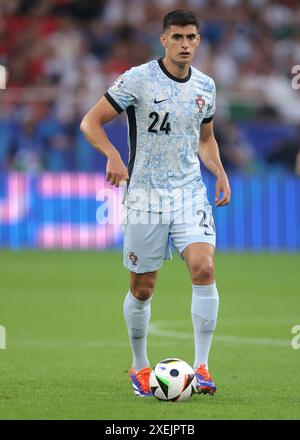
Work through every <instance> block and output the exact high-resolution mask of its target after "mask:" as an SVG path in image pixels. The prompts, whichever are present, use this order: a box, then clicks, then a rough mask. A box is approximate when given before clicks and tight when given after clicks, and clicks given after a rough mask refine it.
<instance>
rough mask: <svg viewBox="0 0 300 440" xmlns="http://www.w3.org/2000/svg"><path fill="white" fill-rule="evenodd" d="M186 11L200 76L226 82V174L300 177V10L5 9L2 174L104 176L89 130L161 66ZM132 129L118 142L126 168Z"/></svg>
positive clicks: (129, 0)
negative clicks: (85, 121)
mask: <svg viewBox="0 0 300 440" xmlns="http://www.w3.org/2000/svg"><path fill="white" fill-rule="evenodd" d="M177 7H186V8H188V9H191V10H193V11H194V12H195V13H196V14H197V15H198V16H199V17H200V34H201V37H202V42H201V45H200V48H199V50H198V53H197V57H196V59H195V60H194V62H193V65H194V66H195V67H197V68H199V69H200V70H202V71H203V72H205V73H207V74H208V75H211V76H212V77H213V78H214V79H215V81H216V85H217V90H218V109H217V114H216V118H215V127H216V135H217V138H218V141H219V145H220V150H221V155H222V158H223V161H224V164H225V166H226V168H227V170H228V171H229V172H230V171H236V170H239V171H242V172H249V173H251V172H261V171H264V170H265V169H267V168H269V167H272V169H273V170H274V169H275V170H279V171H282V170H284V171H288V172H291V173H294V174H298V175H300V90H295V89H293V87H292V75H291V69H292V66H294V65H299V64H300V2H299V0H283V1H277V0H186V1H176V0H153V1H146V0H10V1H6V0H0V64H2V65H4V66H5V67H6V68H7V70H8V81H7V88H6V90H5V91H4V90H2V91H0V96H1V101H0V142H1V148H0V170H2V171H5V170H10V169H17V170H26V171H38V170H50V171H61V170H71V171H76V170H83V171H96V170H98V169H99V167H100V168H101V167H103V166H104V162H103V158H102V159H100V158H99V157H98V156H99V155H96V152H95V151H94V150H93V149H92V148H91V147H89V146H88V145H87V143H86V141H85V140H84V138H83V136H82V134H81V133H80V131H79V122H80V120H81V118H82V116H83V115H84V114H85V112H86V111H87V110H88V109H89V108H90V107H91V106H92V105H93V104H95V103H96V101H97V100H98V99H99V98H100V97H101V96H102V94H103V93H104V92H105V91H106V89H107V87H108V86H109V85H110V84H111V83H112V82H113V81H114V80H115V79H116V77H117V76H118V75H119V74H120V73H122V72H123V71H124V70H126V69H129V68H130V67H132V66H135V65H138V64H141V63H144V62H147V61H148V60H150V59H153V58H154V59H155V58H159V57H161V56H162V54H163V51H162V48H161V45H160V42H159V35H160V33H161V22H162V18H163V16H164V15H165V14H166V13H167V12H168V11H169V10H171V9H175V8H177ZM124 119H125V118H124V116H122V117H121V119H120V120H119V121H117V122H113V129H112V133H113V136H114V141H115V142H116V143H117V145H116V146H117V147H118V148H119V149H120V150H121V152H122V155H123V156H124V157H125V156H126V139H124V133H125V128H124V127H125V120H124Z"/></svg>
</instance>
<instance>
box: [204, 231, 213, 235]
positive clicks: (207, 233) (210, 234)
mask: <svg viewBox="0 0 300 440" xmlns="http://www.w3.org/2000/svg"><path fill="white" fill-rule="evenodd" d="M204 234H205V235H215V234H208V233H207V232H206V231H204Z"/></svg>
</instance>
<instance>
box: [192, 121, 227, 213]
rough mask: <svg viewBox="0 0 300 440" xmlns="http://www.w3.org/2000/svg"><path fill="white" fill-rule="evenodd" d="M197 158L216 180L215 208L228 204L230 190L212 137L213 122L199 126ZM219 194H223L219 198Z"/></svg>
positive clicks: (215, 142) (216, 145) (217, 148)
mask: <svg viewBox="0 0 300 440" xmlns="http://www.w3.org/2000/svg"><path fill="white" fill-rule="evenodd" d="M199 156H200V159H201V160H202V162H203V163H204V165H205V166H206V168H207V169H208V170H209V171H210V172H211V173H212V174H213V175H214V176H216V178H217V181H216V195H215V203H216V206H224V205H227V204H228V203H229V202H230V196H231V190H230V186H229V182H228V178H227V175H226V172H225V170H224V168H223V165H222V162H221V159H220V153H219V147H218V144H217V141H216V139H215V136H214V129H213V121H210V122H208V123H206V124H202V126H201V134H200V146H199ZM221 192H222V193H223V196H222V197H220V195H221Z"/></svg>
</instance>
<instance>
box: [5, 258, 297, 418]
mask: <svg viewBox="0 0 300 440" xmlns="http://www.w3.org/2000/svg"><path fill="white" fill-rule="evenodd" d="M299 272H300V264H299V255H286V254H279V255H271V254H256V255H255V254H222V253H219V254H217V256H216V274H217V283H218V289H219V294H220V300H221V301H220V312H219V321H218V326H217V330H216V332H215V336H214V340H213V346H212V350H211V353H210V371H211V373H212V375H213V378H214V380H215V382H216V384H217V386H218V391H217V393H216V395H215V396H214V397H210V396H207V395H206V396H205V395H194V396H192V398H191V399H190V400H189V401H188V402H182V403H180V402H178V403H171V402H159V401H157V400H156V399H154V398H145V399H140V398H137V397H135V396H134V394H133V391H132V386H131V383H130V382H129V379H128V371H129V368H130V363H131V353H130V348H129V344H128V340H127V331H126V328H125V324H124V322H123V314H122V306H123V298H124V295H125V294H126V293H127V290H128V273H127V271H126V270H125V269H124V268H123V266H122V257H121V254H119V253H117V252H109V253H101V252H40V251H31V252H29V251H28V252H26V251H22V252H10V251H1V252H0V324H1V325H3V326H4V327H5V328H6V334H7V338H6V342H7V348H6V350H0V419H104V420H116V419H121V420H134V419H135V420H142V419H154V420H192V419H193V420H195V419H299V418H300V369H299V366H300V350H295V349H293V348H292V346H291V340H292V338H293V335H292V333H291V332H292V327H293V326H294V325H296V324H298V325H300V295H299V281H300V275H299ZM190 303H191V287H190V282H189V278H188V273H187V270H186V267H185V264H184V263H183V262H182V261H181V260H180V259H179V258H178V257H177V256H175V257H174V258H173V260H172V261H171V262H166V263H165V264H164V267H163V268H162V270H161V271H160V274H159V278H158V284H157V287H156V290H155V294H154V297H153V302H152V318H151V333H150V335H149V341H148V347H149V357H150V361H151V365H152V366H154V365H155V363H156V362H158V361H160V360H161V359H164V358H166V357H179V358H182V359H184V360H186V361H187V362H189V363H192V362H193V356H194V346H193V336H192V324H191V318H190Z"/></svg>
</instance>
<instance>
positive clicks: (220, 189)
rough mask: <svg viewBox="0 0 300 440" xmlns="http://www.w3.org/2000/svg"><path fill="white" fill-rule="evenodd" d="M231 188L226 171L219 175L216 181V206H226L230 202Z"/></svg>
mask: <svg viewBox="0 0 300 440" xmlns="http://www.w3.org/2000/svg"><path fill="white" fill-rule="evenodd" d="M230 197H231V189H230V186H229V182H228V179H227V176H226V174H225V173H222V174H220V175H219V176H218V178H217V181H216V196H215V203H216V206H225V205H228V203H229V202H230Z"/></svg>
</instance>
